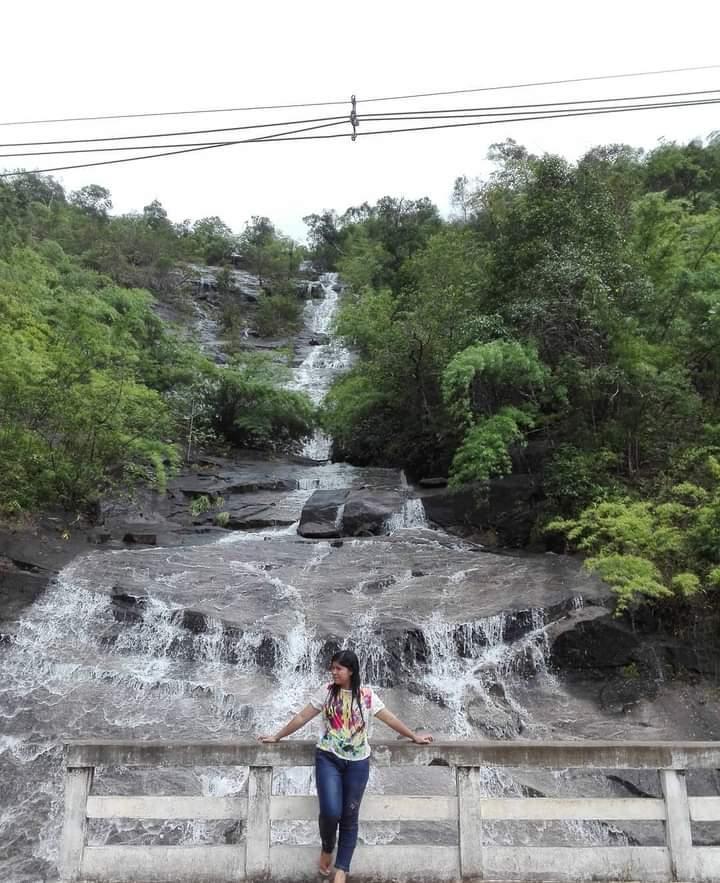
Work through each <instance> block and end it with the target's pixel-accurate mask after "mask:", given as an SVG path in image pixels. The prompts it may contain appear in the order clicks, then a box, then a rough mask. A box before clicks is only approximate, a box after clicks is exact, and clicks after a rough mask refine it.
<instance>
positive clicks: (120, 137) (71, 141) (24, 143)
mask: <svg viewBox="0 0 720 883" xmlns="http://www.w3.org/2000/svg"><path fill="white" fill-rule="evenodd" d="M332 120H347V115H346V114H343V115H342V116H331V117H313V118H311V119H307V120H283V121H281V122H278V123H255V124H253V125H244V126H225V127H224V128H222V129H189V130H185V131H181V132H153V133H151V134H149V135H107V136H106V137H105V138H63V139H60V140H57V141H15V142H8V143H6V144H0V147H3V148H4V147H45V146H49V145H56V144H96V143H98V142H100V141H139V140H141V139H142V138H179V137H181V136H182V135H214V134H215V133H217V132H241V131H245V130H247V129H271V128H277V127H278V126H298V125H304V124H305V123H326V122H330V121H332Z"/></svg>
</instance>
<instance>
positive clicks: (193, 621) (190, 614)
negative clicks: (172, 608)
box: [179, 610, 208, 635]
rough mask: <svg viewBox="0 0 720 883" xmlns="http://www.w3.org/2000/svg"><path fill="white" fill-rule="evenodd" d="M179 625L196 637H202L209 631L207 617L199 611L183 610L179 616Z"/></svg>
mask: <svg viewBox="0 0 720 883" xmlns="http://www.w3.org/2000/svg"><path fill="white" fill-rule="evenodd" d="M179 624H180V625H181V626H182V628H184V629H187V630H188V631H189V632H192V633H193V634H194V635H202V634H204V633H205V632H206V631H207V628H208V624H207V617H206V616H205V614H204V613H200V612H199V611H197V610H183V611H182V612H181V613H180V616H179Z"/></svg>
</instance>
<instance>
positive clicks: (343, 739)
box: [310, 684, 385, 760]
mask: <svg viewBox="0 0 720 883" xmlns="http://www.w3.org/2000/svg"><path fill="white" fill-rule="evenodd" d="M331 687H332V684H326V686H324V687H322V689H320V690H318V691H317V693H315V695H314V696H313V697H312V698H311V699H310V704H311V705H312V707H313V708H317V710H318V711H321V712H322V720H323V728H324V731H323V733H322V735H321V736H320V738H319V739H318V743H317V747H318V748H321V749H322V750H323V751H330V752H332V753H333V754H335V755H337V756H338V757H341V758H342V759H343V760H364V759H365V758H366V757H369V756H370V745H369V743H368V736H369V735H370V721H371V719H372V716H373V715H375V714H377V713H378V712H379V711H382V710H383V708H385V704H384V703H383V702H382V700H381V699H380V698H379V697H378V695H377V694H376V693H375V691H374V690H373V689H372V687H360V701H361V702H362V711H363V713H362V716H361V715H360V709H359V708H358V704H357V702H353V701H352V692H351V691H350V690H338V691H337V696H335V697H333V694H332V691H331ZM363 719H364V723H363Z"/></svg>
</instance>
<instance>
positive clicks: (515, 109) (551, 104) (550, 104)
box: [0, 89, 720, 156]
mask: <svg viewBox="0 0 720 883" xmlns="http://www.w3.org/2000/svg"><path fill="white" fill-rule="evenodd" d="M718 92H720V89H700V90H695V91H692V92H662V93H658V94H652V95H629V96H619V97H617V96H616V97H613V98H588V99H575V100H573V101H545V102H541V103H539V104H505V105H497V106H494V107H493V106H490V107H462V108H450V109H443V108H440V109H438V110H425V109H421V110H418V109H416V110H407V111H394V112H393V113H394V115H397V116H401V115H408V116H415V115H416V114H419V113H427V114H443V113H455V112H458V113H460V112H461V113H465V112H471V111H472V112H474V111H508V112H512V113H519V112H521V111H522V110H523V109H524V108H541V107H545V108H553V109H554V108H555V107H566V106H568V107H569V106H572V105H581V104H608V103H611V102H618V101H649V100H651V99H656V98H681V97H683V98H684V97H690V96H696V95H714V94H717V93H718ZM387 114H388V111H385V112H384V113H363V114H362V117H363V118H381V119H382V118H385V117H386V116H387ZM347 118H348V117H347V116H345V115H343V116H330V117H313V118H310V119H303V120H284V121H282V122H276V123H256V124H253V125H249V124H248V125H242V126H226V127H223V128H218V129H190V130H183V131H176V132H154V133H151V134H141V135H107V136H105V137H102V138H99V137H96V138H66V139H59V140H54V141H15V142H7V143H0V148H2V149H4V148H8V147H49V146H56V145H61V144H98V143H101V142H106V141H140V140H144V139H146V138H176V137H183V136H185V135H214V134H217V133H221V132H223V133H224V132H240V131H247V130H251V129H266V128H277V127H280V126H295V125H305V124H307V123H323V122H331V121H334V120H346V119H347ZM164 146H169V145H152V147H159V148H162V147H164ZM173 146H179V147H182V146H186V145H182V144H181V145H173ZM188 146H189V145H188ZM148 147H150V145H148ZM55 152H56V151H47V152H45V155H49V154H50V153H55ZM61 152H63V151H57V153H61ZM67 152H68V153H69V152H71V151H67ZM78 152H88V153H89V152H90V150H88V151H78ZM22 155H24V154H7V156H22ZM27 155H28V156H30V155H31V154H27ZM37 155H41V152H38V154H37Z"/></svg>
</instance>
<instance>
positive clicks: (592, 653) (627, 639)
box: [553, 615, 643, 670]
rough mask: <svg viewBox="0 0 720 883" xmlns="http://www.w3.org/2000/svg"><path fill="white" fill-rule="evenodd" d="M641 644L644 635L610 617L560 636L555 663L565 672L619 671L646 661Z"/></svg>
mask: <svg viewBox="0 0 720 883" xmlns="http://www.w3.org/2000/svg"><path fill="white" fill-rule="evenodd" d="M641 644H642V642H641V638H640V636H638V635H637V634H635V633H634V632H633V631H631V629H630V628H628V626H626V625H624V624H623V623H622V622H620V621H618V620H616V619H614V618H613V617H612V616H609V615H607V616H603V617H599V618H597V619H593V620H591V621H584V622H579V623H578V625H577V627H576V628H574V629H572V630H570V631H566V632H563V633H562V634H561V635H558V637H557V638H556V640H555V643H554V644H553V662H554V664H555V665H556V666H557V667H558V668H563V669H573V670H578V669H580V670H583V669H584V670H587V669H599V670H603V669H617V668H621V667H623V666H628V665H631V664H633V663H635V664H637V663H638V662H642V661H643V652H642V648H641Z"/></svg>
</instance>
